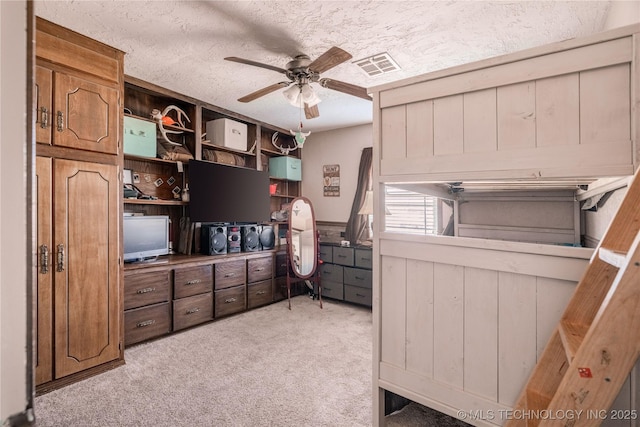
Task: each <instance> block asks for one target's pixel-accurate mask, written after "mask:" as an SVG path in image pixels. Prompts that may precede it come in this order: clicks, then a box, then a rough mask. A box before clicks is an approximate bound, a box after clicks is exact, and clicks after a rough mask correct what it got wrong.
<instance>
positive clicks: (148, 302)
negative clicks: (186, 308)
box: [124, 269, 171, 345]
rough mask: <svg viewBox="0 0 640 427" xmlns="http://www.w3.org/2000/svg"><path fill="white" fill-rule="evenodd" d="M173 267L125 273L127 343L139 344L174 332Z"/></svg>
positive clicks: (125, 328)
mask: <svg viewBox="0 0 640 427" xmlns="http://www.w3.org/2000/svg"><path fill="white" fill-rule="evenodd" d="M169 273H170V271H168V270H164V269H163V270H159V271H149V272H143V273H140V274H129V275H125V278H124V309H125V312H124V325H125V326H124V343H125V345H131V344H135V343H137V342H140V341H144V340H147V339H151V338H155V337H158V336H161V335H163V334H167V333H169V332H171V307H170V302H169V301H171V280H170V277H169Z"/></svg>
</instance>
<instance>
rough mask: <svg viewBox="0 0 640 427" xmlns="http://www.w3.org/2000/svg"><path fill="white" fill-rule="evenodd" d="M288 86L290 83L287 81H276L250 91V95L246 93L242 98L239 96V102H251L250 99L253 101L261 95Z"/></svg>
mask: <svg viewBox="0 0 640 427" xmlns="http://www.w3.org/2000/svg"><path fill="white" fill-rule="evenodd" d="M286 86H288V83H286V82H280V83H276V84H273V85H271V86H267V87H264V88H262V89H260V90H257V91H255V92H253V93H250V94H249V95H245V96H243V97H242V98H238V101H239V102H250V101H253V100H254V99H258V98H260V97H261V96H265V95H267V94H269V93H271V92H275V91H276V90H278V89H280V88H281V87H286Z"/></svg>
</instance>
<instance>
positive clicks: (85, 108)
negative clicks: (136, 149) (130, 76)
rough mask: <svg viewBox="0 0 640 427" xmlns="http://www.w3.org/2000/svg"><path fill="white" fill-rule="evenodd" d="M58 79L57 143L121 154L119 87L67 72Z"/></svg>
mask: <svg viewBox="0 0 640 427" xmlns="http://www.w3.org/2000/svg"><path fill="white" fill-rule="evenodd" d="M54 81H55V83H54V84H55V86H54V105H55V110H56V111H55V117H53V118H52V119H53V120H54V123H53V126H54V127H53V129H54V130H53V143H54V145H58V146H63V147H69V148H77V149H81V150H90V151H98V152H100V153H108V154H117V153H118V141H119V138H118V130H119V127H120V124H119V116H118V111H119V108H118V95H119V93H118V90H116V89H114V88H111V87H108V86H103V85H100V84H97V83H92V82H89V81H86V80H83V79H80V78H77V77H73V76H70V75H67V74H64V73H55V76H54Z"/></svg>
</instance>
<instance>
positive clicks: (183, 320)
mask: <svg viewBox="0 0 640 427" xmlns="http://www.w3.org/2000/svg"><path fill="white" fill-rule="evenodd" d="M211 319H213V292H209V293H206V294H201V295H194V296H191V297H186V298H181V299H178V300H174V301H173V330H174V331H177V330H180V329H184V328H188V327H189V326H193V325H197V324H199V323H203V322H206V321H207V320H211Z"/></svg>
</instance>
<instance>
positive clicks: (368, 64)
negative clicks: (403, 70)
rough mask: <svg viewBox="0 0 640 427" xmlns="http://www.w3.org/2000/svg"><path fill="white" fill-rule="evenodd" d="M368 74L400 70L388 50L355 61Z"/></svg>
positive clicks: (375, 74) (373, 74)
mask: <svg viewBox="0 0 640 427" xmlns="http://www.w3.org/2000/svg"><path fill="white" fill-rule="evenodd" d="M354 64H356V65H357V66H359V67H360V68H362V70H363V71H364V72H365V73H367V75H368V76H377V75H379V74H386V73H390V72H392V71H396V70H399V69H400V67H399V66H398V64H396V61H394V60H393V58H391V56H389V54H388V53H387V52H384V53H379V54H377V55H374V56H370V57H368V58H364V59H359V60H357V61H354Z"/></svg>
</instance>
